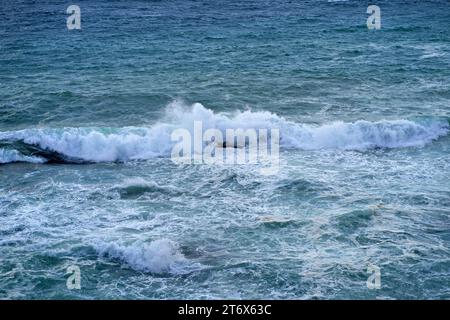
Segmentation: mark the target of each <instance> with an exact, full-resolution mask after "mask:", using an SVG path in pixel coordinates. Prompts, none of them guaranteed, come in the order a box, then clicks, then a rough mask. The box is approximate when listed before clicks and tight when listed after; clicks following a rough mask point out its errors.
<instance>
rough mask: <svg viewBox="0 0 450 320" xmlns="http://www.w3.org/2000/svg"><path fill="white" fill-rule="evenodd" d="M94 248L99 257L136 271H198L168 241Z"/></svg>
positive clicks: (161, 272) (107, 245)
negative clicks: (117, 261) (118, 262)
mask: <svg viewBox="0 0 450 320" xmlns="http://www.w3.org/2000/svg"><path fill="white" fill-rule="evenodd" d="M95 248H96V250H97V252H98V253H99V255H100V256H102V257H106V258H109V259H114V260H119V261H121V262H123V263H125V264H126V265H128V266H129V267H131V268H132V269H134V270H137V271H142V272H150V273H157V274H163V273H171V274H184V273H189V272H192V271H194V270H198V269H199V266H198V265H196V264H193V263H191V262H190V261H189V260H187V259H186V258H185V257H184V256H183V255H182V253H181V252H180V251H179V248H178V245H177V244H176V243H175V242H173V241H171V240H168V239H160V240H155V241H152V242H150V243H142V242H135V243H133V244H130V245H119V244H116V243H108V244H105V243H104V244H100V245H96V246H95Z"/></svg>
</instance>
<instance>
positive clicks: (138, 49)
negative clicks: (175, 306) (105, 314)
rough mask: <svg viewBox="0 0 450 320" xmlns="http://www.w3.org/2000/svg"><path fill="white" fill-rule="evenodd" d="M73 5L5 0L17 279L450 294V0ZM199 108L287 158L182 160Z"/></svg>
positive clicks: (141, 293)
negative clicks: (369, 22)
mask: <svg viewBox="0 0 450 320" xmlns="http://www.w3.org/2000/svg"><path fill="white" fill-rule="evenodd" d="M76 4H78V5H79V6H80V8H81V17H82V18H81V21H82V22H81V23H82V24H81V27H82V29H81V30H72V31H68V30H67V28H66V17H67V14H66V13H65V10H66V8H67V6H68V4H67V3H64V2H61V1H48V0H47V1H39V3H37V2H30V1H10V0H6V1H2V3H1V5H0V298H2V299H39V298H43V299H54V298H62V299H93V298H96V299H130V298H132V299H168V298H170V299H200V298H237V299H239V298H249V299H262V298H267V299H309V298H320V299H349V298H355V299H374V298H380V299H418V298H419V299H449V298H450V220H449V215H450V209H449V207H450V184H449V181H450V156H449V155H450V144H449V142H450V135H449V133H450V127H449V119H450V81H449V79H450V68H449V67H450V23H449V21H450V2H449V1H444V0H442V1H438V0H436V1H420V2H417V1H406V0H399V1H377V3H376V4H377V5H379V6H380V8H381V12H382V28H381V30H377V31H374V30H372V31H369V30H367V27H366V19H367V16H368V14H366V10H367V6H368V5H369V4H372V3H369V2H367V1H351V0H349V1H326V0H311V1H287V0H282V1H276V2H274V1H265V0H258V1H256V0H255V1H234V0H232V1H226V2H222V1H220V2H219V1H216V0H214V1H190V0H188V1H181V0H173V1H130V2H124V1H97V0H96V1H78V2H77V3H76ZM194 120H202V121H203V122H204V123H205V124H207V126H209V127H217V128H220V129H224V128H227V127H244V128H251V127H257V128H279V129H280V133H281V153H280V161H281V165H280V170H279V172H278V173H277V174H276V175H272V176H264V175H261V173H260V171H259V167H258V165H241V166H208V165H184V166H179V165H176V164H174V163H173V162H172V161H171V159H170V151H171V148H172V146H173V144H172V143H171V141H170V133H171V132H172V130H174V129H176V128H182V127H189V126H190V125H191V124H192V122H193V121H194ZM36 150H37V151H36ZM55 159H56V160H58V161H56V160H55ZM56 162H57V163H56ZM71 265H77V266H79V267H80V270H81V289H80V290H69V289H68V288H67V287H66V280H67V278H68V275H67V274H66V270H67V268H68V267H69V266H71ZM369 265H376V266H378V267H379V268H380V272H381V288H380V289H378V290H376V289H369V288H368V287H367V285H366V281H367V279H368V277H369V276H370V274H368V273H367V267H368V266H369Z"/></svg>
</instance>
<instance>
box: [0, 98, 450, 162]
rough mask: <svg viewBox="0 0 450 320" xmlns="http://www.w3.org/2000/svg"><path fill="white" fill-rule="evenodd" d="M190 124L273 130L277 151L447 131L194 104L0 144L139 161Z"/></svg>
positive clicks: (406, 143)
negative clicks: (149, 117) (113, 125)
mask: <svg viewBox="0 0 450 320" xmlns="http://www.w3.org/2000/svg"><path fill="white" fill-rule="evenodd" d="M194 121H202V124H203V130H206V129H209V128H217V129H220V130H222V131H223V132H225V130H226V129H237V128H242V129H248V128H253V129H257V130H258V129H279V130H280V134H281V147H282V148H294V149H304V150H317V149H341V150H366V149H371V148H402V147H420V146H423V145H425V144H428V143H430V142H432V141H433V140H436V139H438V138H439V137H442V136H445V135H447V134H448V133H449V125H448V122H446V121H442V120H427V121H422V122H418V121H416V122H415V121H410V120H382V121H378V122H369V121H364V120H361V121H356V122H341V121H337V122H333V123H328V124H324V125H309V124H301V123H295V122H292V121H288V120H286V119H284V118H283V117H280V116H278V115H276V114H273V113H270V112H252V111H250V110H247V111H244V112H240V111H238V112H235V113H234V114H223V113H214V112H213V111H212V110H210V109H207V108H205V107H203V106H202V105H201V104H199V103H196V104H194V105H192V106H190V107H189V106H186V105H183V104H182V103H180V102H178V101H175V102H173V103H171V104H170V105H169V106H168V107H167V113H166V116H165V117H164V118H163V119H161V121H160V122H158V123H156V124H155V125H153V126H150V127H125V128H119V129H110V128H109V129H108V128H60V129H51V128H47V129H25V130H20V131H8V132H0V140H13V141H14V140H23V141H24V142H25V143H28V144H34V145H38V146H40V147H41V148H44V149H49V150H52V151H55V152H58V153H61V154H63V155H65V156H67V157H72V158H78V159H82V160H86V161H94V162H112V161H129V160H145V159H150V158H153V157H166V156H169V155H170V151H171V149H172V147H173V144H174V142H172V141H171V140H170V134H171V133H172V131H173V130H175V129H178V128H184V129H188V130H190V131H191V132H193V123H194ZM33 161H35V159H33Z"/></svg>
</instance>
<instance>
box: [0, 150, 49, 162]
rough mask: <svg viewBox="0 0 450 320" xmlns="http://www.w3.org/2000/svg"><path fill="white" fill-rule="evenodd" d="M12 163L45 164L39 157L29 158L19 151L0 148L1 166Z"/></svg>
mask: <svg viewBox="0 0 450 320" xmlns="http://www.w3.org/2000/svg"><path fill="white" fill-rule="evenodd" d="M12 162H31V163H44V162H45V160H44V159H42V158H39V157H29V156H25V155H23V154H21V153H20V152H19V151H17V150H9V149H2V148H0V164H5V163H12Z"/></svg>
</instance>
